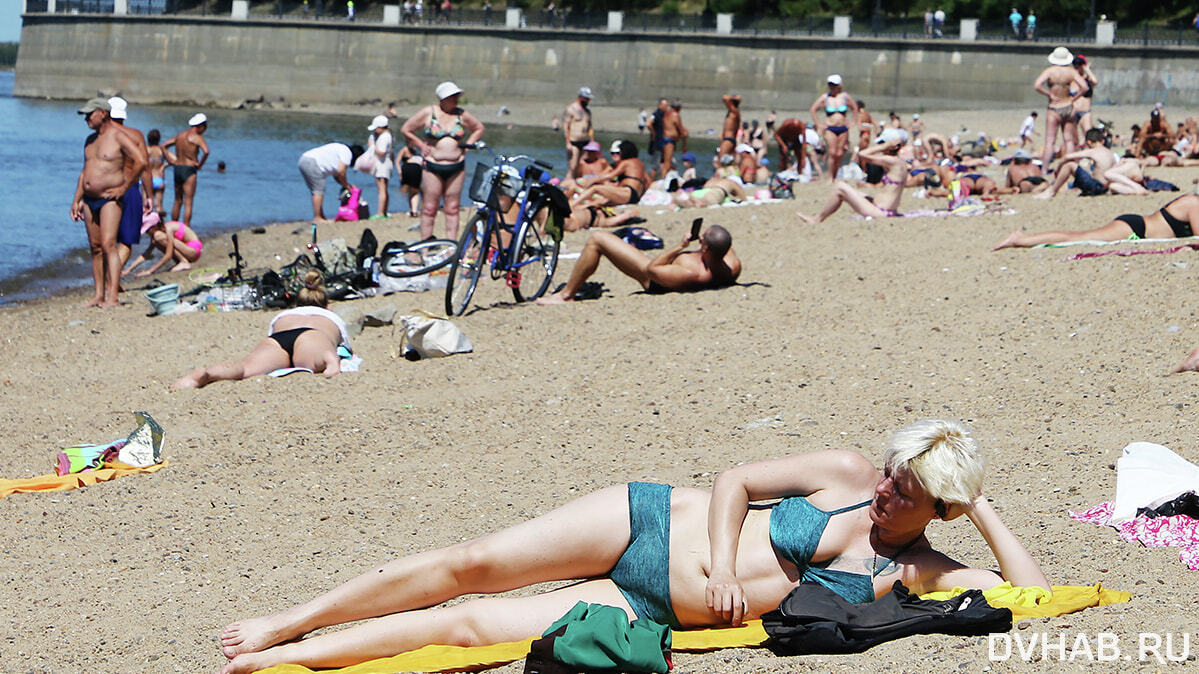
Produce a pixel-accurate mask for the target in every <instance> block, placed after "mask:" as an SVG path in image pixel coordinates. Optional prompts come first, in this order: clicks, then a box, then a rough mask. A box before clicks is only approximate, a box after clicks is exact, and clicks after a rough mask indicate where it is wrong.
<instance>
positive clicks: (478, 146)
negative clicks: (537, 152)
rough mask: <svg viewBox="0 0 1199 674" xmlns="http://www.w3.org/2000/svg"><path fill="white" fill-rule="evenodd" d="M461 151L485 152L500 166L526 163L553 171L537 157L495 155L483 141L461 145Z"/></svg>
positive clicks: (551, 165)
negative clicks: (500, 164)
mask: <svg viewBox="0 0 1199 674" xmlns="http://www.w3.org/2000/svg"><path fill="white" fill-rule="evenodd" d="M462 149H464V150H486V151H487V153H488V154H490V155H491V156H492V158H493V159H495V160H496V161H497V162H500V163H502V164H510V163H512V162H514V161H527V162H529V163H531V164H533V165H534V166H537V167H538V168H542V169H545V170H546V171H552V170H554V165H553V164H550V163H548V162H544V161H541V160H540V159H538V158H537V157H530V156H529V155H527V154H515V155H502V154H496V152H495V151H494V150H492V149H491V148H490V147H488V145H487V143H484V142H483V141H479V142H477V143H467V144H464V145H462Z"/></svg>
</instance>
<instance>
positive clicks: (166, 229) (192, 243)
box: [121, 211, 204, 277]
mask: <svg viewBox="0 0 1199 674" xmlns="http://www.w3.org/2000/svg"><path fill="white" fill-rule="evenodd" d="M142 234H149V235H150V245H149V246H146V250H145V251H144V252H143V253H142V254H141V255H138V256H137V257H136V258H134V260H133V261H132V262H130V263H129V265H128V266H127V267H125V270H124V271H122V272H121V276H127V275H129V274H130V273H132V272H133V270H134V269H137V268H138V266H139V265H141V263H143V262H145V261H146V260H149V259H150V256H151V255H152V254H153V253H154V249H155V248H157V249H158V250H160V251H162V257H161V258H160V259H159V260H158V262H155V263H154V265H153V266H152V267H150V268H149V269H146V270H145V271H139V272H138V273H137V276H138V277H142V276H149V275H150V274H153V273H154V272H156V271H158V270H159V269H161V268H162V266H163V265H165V264H166V263H167V262H168V261H170V260H175V266H173V267H171V271H185V270H188V269H191V267H192V263H193V262H195V261H196V260H199V259H200V254H201V253H203V252H204V242H203V241H201V240H200V237H199V236H198V235H197V234H196V232H195V230H193V229H192V228H191V227H188V226H187V225H185V224H183V223H182V222H179V221H177V220H172V221H171V222H167V223H164V222H163V221H162V218H160V217H159V215H158V214H157V213H155V212H153V211H151V212H150V213H147V214H146V215H145V216H143V217H142Z"/></svg>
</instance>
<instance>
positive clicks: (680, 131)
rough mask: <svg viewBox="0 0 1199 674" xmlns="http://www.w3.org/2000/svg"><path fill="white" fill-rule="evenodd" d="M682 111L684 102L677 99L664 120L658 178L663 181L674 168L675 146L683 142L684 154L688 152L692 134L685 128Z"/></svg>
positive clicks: (667, 111)
mask: <svg viewBox="0 0 1199 674" xmlns="http://www.w3.org/2000/svg"><path fill="white" fill-rule="evenodd" d="M682 109H683V103H682V101H680V100H678V99H677V98H676V99H675V100H674V102H673V103H671V104H670V107H669V108H668V109H667V110H666V113H665V115H664V116H663V118H662V164H661V167H660V171H659V173H658V177H659V178H661V179H663V180H665V179H666V173H667V172H668V171H670V170H671V169H672V168H674V150H675V145H676V144H678V143H679V142H680V141H682V146H683V152H686V151H687V139H688V138H689V137H690V135H691V134H690V133H688V131H687V127H685V126H683V117H682V115H681V114H680V111H681V110H682Z"/></svg>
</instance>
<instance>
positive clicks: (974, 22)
mask: <svg viewBox="0 0 1199 674" xmlns="http://www.w3.org/2000/svg"><path fill="white" fill-rule="evenodd" d="M958 39H959V40H961V41H962V42H974V41H975V40H977V39H978V19H962V24H961V28H959V29H958Z"/></svg>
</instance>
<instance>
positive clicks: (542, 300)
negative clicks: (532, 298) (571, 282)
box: [537, 291, 574, 307]
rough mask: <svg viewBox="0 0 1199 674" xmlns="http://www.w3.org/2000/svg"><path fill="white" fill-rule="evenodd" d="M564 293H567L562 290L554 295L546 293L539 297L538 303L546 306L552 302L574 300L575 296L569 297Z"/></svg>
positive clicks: (560, 302)
mask: <svg viewBox="0 0 1199 674" xmlns="http://www.w3.org/2000/svg"><path fill="white" fill-rule="evenodd" d="M564 293H565V291H562V292H557V293H554V294H553V295H546V296H545V297H538V298H537V304H540V305H541V306H543V307H545V306H549V305H551V304H566V303H567V302H570V301H572V300H574V298H573V297H567V296H566V295H565V294H564Z"/></svg>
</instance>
